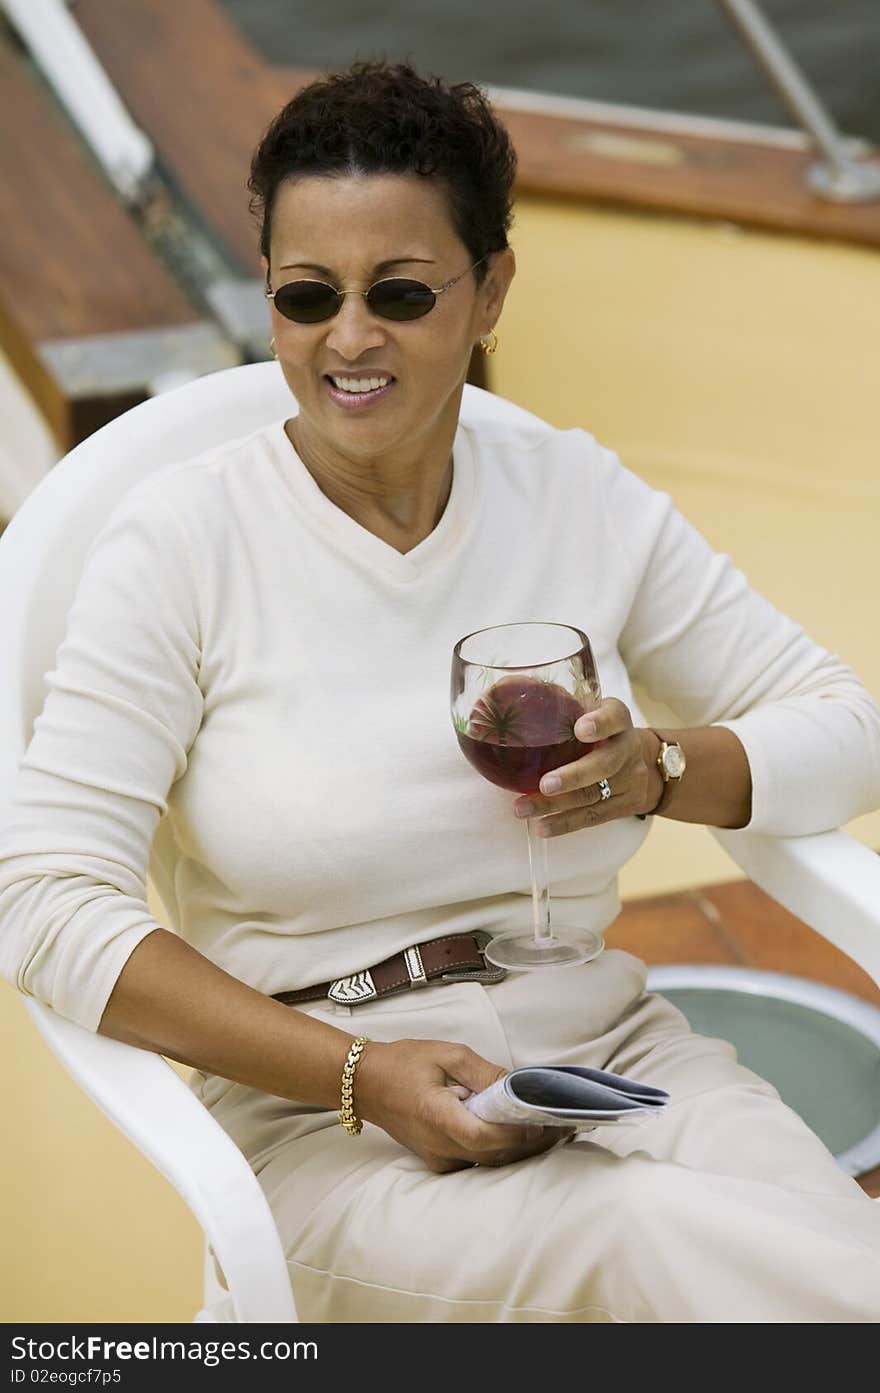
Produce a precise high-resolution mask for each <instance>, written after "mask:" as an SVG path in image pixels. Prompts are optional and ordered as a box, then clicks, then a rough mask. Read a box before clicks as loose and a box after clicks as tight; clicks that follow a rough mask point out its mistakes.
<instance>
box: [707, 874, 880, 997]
mask: <svg viewBox="0 0 880 1393" xmlns="http://www.w3.org/2000/svg"><path fill="white" fill-rule="evenodd" d="M701 893H702V894H703V895H704V896H705V897H706V899H707V900H708V901H709V902H710V903H711V904H712V905H713V907H714V908H715V910H716V911H717V913H718V914H719V916H720V923H721V925H722V927H723V929H724V932H725V933H726V935H727V937H728V939H729V940H730V941H731V942H732V943H734V944H735V945H736V948H737V950H738V951H739V953H740V954H741V955H742V961H743V963H744V964H745V965H746V966H747V967H755V968H759V969H762V970H763V971H767V972H790V973H793V974H794V975H795V976H797V977H808V978H810V979H812V980H813V981H816V982H824V983H825V984H826V985H827V986H830V987H837V988H839V990H840V991H846V992H851V993H852V994H853V995H854V996H859V997H861V998H862V999H863V1000H864V1001H870V1002H871V1003H872V1004H873V1005H875V1006H880V988H878V987H877V985H876V984H875V983H874V982H873V981H872V980H871V978H870V977H869V976H868V974H867V973H866V972H863V971H862V969H861V968H860V967H859V966H858V965H857V964H856V963H854V962H853V961H852V959H851V958H848V957H847V955H846V954H845V953H842V952H841V951H840V949H839V948H836V947H835V946H834V944H833V943H829V942H828V940H827V939H826V938H823V937H822V935H821V934H818V933H816V932H815V930H814V929H811V928H809V926H808V925H807V924H805V923H803V921H802V920H800V919H797V918H796V917H795V916H794V915H793V914H789V912H788V910H786V909H783V908H782V906H781V905H779V904H777V903H776V901H775V900H773V899H771V898H770V897H769V896H768V895H765V894H764V893H763V891H761V890H759V889H758V887H757V886H756V885H753V884H752V883H751V881H748V880H742V881H733V882H731V883H730V884H725V885H711V886H705V887H703V889H702V892H701Z"/></svg>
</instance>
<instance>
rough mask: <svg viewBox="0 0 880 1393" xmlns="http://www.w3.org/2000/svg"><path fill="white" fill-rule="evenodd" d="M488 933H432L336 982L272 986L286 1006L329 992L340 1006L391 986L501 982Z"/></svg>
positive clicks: (393, 989) (385, 992)
mask: <svg viewBox="0 0 880 1393" xmlns="http://www.w3.org/2000/svg"><path fill="white" fill-rule="evenodd" d="M490 938H491V934H488V933H483V932H481V931H480V930H477V932H475V933H469V934H447V935H446V937H445V938H432V939H431V940H430V942H428V943H419V944H416V945H414V946H413V947H412V948H405V949H404V951H403V952H402V953H395V954H394V957H393V958H386V959H385V961H384V962H381V963H377V964H376V966H375V967H370V968H366V969H365V970H364V971H363V972H353V973H352V975H351V976H350V977H340V978H338V979H337V980H336V981H335V982H318V983H317V984H316V985H315V986H314V987H302V988H301V989H300V990H299V991H292V992H276V993H275V1000H276V1001H281V1002H283V1004H284V1005H285V1006H296V1005H298V1003H299V1002H301V1001H321V1000H322V999H323V998H327V997H329V999H330V1000H331V1001H335V1002H338V1004H339V1005H340V1006H360V1005H361V1004H362V1003H363V1002H365V1001H376V1000H377V998H378V997H380V996H390V995H391V993H392V992H402V991H408V990H409V989H410V988H411V987H427V986H428V984H429V983H432V982H433V983H437V982H438V981H439V982H500V981H501V979H502V977H506V976H507V972H506V971H505V969H504V968H503V967H496V966H495V965H494V963H490V962H487V961H486V959H485V957H484V955H483V949H484V948H485V946H486V944H487V943H488V942H489V939H490Z"/></svg>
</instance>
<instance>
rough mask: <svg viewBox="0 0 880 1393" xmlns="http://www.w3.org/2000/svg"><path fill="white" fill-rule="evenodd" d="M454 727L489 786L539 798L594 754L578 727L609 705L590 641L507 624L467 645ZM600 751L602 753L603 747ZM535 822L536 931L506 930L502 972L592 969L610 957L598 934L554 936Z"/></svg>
mask: <svg viewBox="0 0 880 1393" xmlns="http://www.w3.org/2000/svg"><path fill="white" fill-rule="evenodd" d="M450 696H451V705H452V721H453V724H454V726H455V731H456V734H457V736H458V743H459V745H460V746H461V749H462V752H463V753H464V755H465V756H466V758H467V759H468V760H470V762H471V764H472V765H473V766H474V768H475V769H477V770H478V771H479V772H480V773H481V774H482V775H483V778H484V779H489V780H490V781H491V782H492V783H493V784H498V785H500V787H501V788H508V789H511V790H512V791H513V792H515V793H536V792H537V790H538V784H539V782H540V780H541V779H542V778H543V776H544V775H545V774H546V773H547V772H548V771H549V770H550V769H558V768H559V766H560V765H561V764H570V763H571V762H572V761H573V760H576V759H580V758H581V756H582V755H583V754H584V753H585V750H584V746H583V744H582V743H581V741H580V740H578V738H577V736H576V735H575V733H574V725H575V722H576V721H577V720H578V719H579V718H580V717H581V716H582V715H583V714H584V712H585V711H592V710H594V709H595V707H596V706H598V704H599V702H600V700H601V691H600V688H599V677H598V674H597V672H596V660H595V658H594V657H593V650H592V648H591V647H590V640H589V639H588V638H587V636H586V634H584V633H582V632H581V630H580V629H575V628H572V627H571V626H570V625H568V624H538V623H528V624H499V625H496V626H494V627H493V628H490V629H479V630H477V632H476V633H473V634H467V635H466V637H465V638H463V639H459V641H458V643H457V644H456V645H455V648H454V650H453V655H452V680H451V691H450ZM594 748H595V747H594ZM533 822H534V819H533V818H528V819H527V820H526V833H527V838H528V849H529V869H530V872H531V882H532V909H533V918H534V927H533V930H532V932H531V933H529V932H527V931H524V930H523V929H506V930H504V931H502V932H501V933H499V934H496V936H495V937H494V938H493V939H492V940H491V942H490V943H489V944H487V946H486V948H485V950H484V951H485V954H486V957H487V958H488V959H489V960H490V962H493V963H495V964H496V966H498V967H508V968H513V969H514V970H515V971H520V972H521V971H523V970H524V969H529V968H538V967H560V966H563V965H566V964H574V963H585V962H589V961H590V960H591V959H592V958H596V957H598V956H599V954H600V953H601V952H602V947H603V940H602V938H601V936H600V935H599V934H597V933H594V932H593V931H592V930H591V929H577V928H568V927H566V928H559V927H557V926H556V925H554V926H553V928H552V929H551V927H550V891H549V873H548V861H547V841H546V838H544V837H541V836H539V835H538V834H537V832H536V829H535V828H534V826H533Z"/></svg>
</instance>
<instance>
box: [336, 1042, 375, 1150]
mask: <svg viewBox="0 0 880 1393" xmlns="http://www.w3.org/2000/svg"><path fill="white" fill-rule="evenodd" d="M367 1044H369V1041H368V1040H367V1037H366V1035H359V1036H358V1037H357V1039H356V1040H355V1041H354V1042H353V1043H352V1046H351V1049H350V1050H349V1052H348V1058H347V1059H346V1061H345V1064H344V1065H343V1067H342V1107H341V1109H340V1112H339V1121H340V1122H341V1123H342V1126H343V1127H344V1128H345V1130H346V1132H347V1133H348V1135H349V1136H350V1137H358V1136H360V1134H361V1132H362V1131H363V1127H364V1124H363V1123H362V1122H361V1120H360V1118H359V1117H358V1116H357V1114H356V1113H355V1110H354V1076H355V1073H356V1072H357V1067H358V1065H359V1064H360V1062H361V1055H362V1054H363V1052H364V1045H367Z"/></svg>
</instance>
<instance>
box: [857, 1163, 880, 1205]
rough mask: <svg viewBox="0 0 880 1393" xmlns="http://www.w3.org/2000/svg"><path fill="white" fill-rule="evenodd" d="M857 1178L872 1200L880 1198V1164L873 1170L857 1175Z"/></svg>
mask: <svg viewBox="0 0 880 1393" xmlns="http://www.w3.org/2000/svg"><path fill="white" fill-rule="evenodd" d="M856 1180H857V1181H858V1183H859V1184H860V1185H861V1187H862V1189H863V1190H864V1192H865V1194H866V1195H870V1196H871V1199H872V1200H876V1199H880V1166H875V1168H874V1170H872V1171H865V1173H864V1175H857V1176H856Z"/></svg>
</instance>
